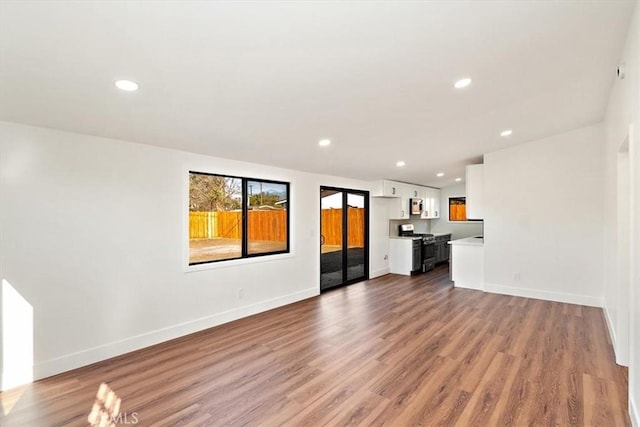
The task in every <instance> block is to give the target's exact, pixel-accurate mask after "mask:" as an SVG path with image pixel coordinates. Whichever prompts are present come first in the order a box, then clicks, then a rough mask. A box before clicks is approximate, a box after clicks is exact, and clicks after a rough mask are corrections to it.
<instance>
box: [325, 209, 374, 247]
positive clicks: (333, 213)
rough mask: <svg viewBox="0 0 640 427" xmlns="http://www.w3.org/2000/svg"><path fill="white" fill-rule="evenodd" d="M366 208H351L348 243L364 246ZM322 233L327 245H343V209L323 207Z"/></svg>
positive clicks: (348, 217)
mask: <svg viewBox="0 0 640 427" xmlns="http://www.w3.org/2000/svg"><path fill="white" fill-rule="evenodd" d="M364 224H365V223H364V208H349V210H348V214H347V231H348V233H349V234H348V236H347V244H348V245H349V247H362V246H364ZM322 235H323V236H324V244H325V245H342V209H322Z"/></svg>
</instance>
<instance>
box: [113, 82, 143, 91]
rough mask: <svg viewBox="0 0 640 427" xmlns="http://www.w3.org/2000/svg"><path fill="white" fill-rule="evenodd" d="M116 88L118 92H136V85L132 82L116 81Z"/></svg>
mask: <svg viewBox="0 0 640 427" xmlns="http://www.w3.org/2000/svg"><path fill="white" fill-rule="evenodd" d="M115 85H116V87H117V88H118V89H120V90H124V91H127V92H133V91H135V90H138V87H139V86H138V83H136V82H132V81H131V80H118V81H116V83H115Z"/></svg>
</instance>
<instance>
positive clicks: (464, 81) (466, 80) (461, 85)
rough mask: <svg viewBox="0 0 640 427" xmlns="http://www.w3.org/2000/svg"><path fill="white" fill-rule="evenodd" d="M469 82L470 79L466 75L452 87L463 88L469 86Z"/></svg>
mask: <svg viewBox="0 0 640 427" xmlns="http://www.w3.org/2000/svg"><path fill="white" fill-rule="evenodd" d="M470 84H471V79H470V78H468V77H466V78H464V79H460V80H458V81H457V82H455V84H454V85H453V87H455V88H456V89H463V88H465V87H467V86H469V85H470Z"/></svg>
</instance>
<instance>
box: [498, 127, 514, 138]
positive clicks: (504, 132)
mask: <svg viewBox="0 0 640 427" xmlns="http://www.w3.org/2000/svg"><path fill="white" fill-rule="evenodd" d="M512 133H513V131H512V130H511V129H507V130H503V131H502V132H500V136H509V135H511V134H512Z"/></svg>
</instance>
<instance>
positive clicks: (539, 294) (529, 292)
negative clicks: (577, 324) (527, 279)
mask: <svg viewBox="0 0 640 427" xmlns="http://www.w3.org/2000/svg"><path fill="white" fill-rule="evenodd" d="M484 290H485V291H486V292H491V293H493V294H502V295H511V296H514V297H525V298H534V299H541V300H546V301H555V302H564V303H567V304H578V305H586V306H589V307H602V306H603V305H604V304H603V303H602V302H603V301H602V298H597V297H592V296H587V295H576V294H567V293H564V292H551V291H541V290H538V289H528V288H515V287H513V286H504V285H495V284H488V283H485V284H484Z"/></svg>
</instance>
